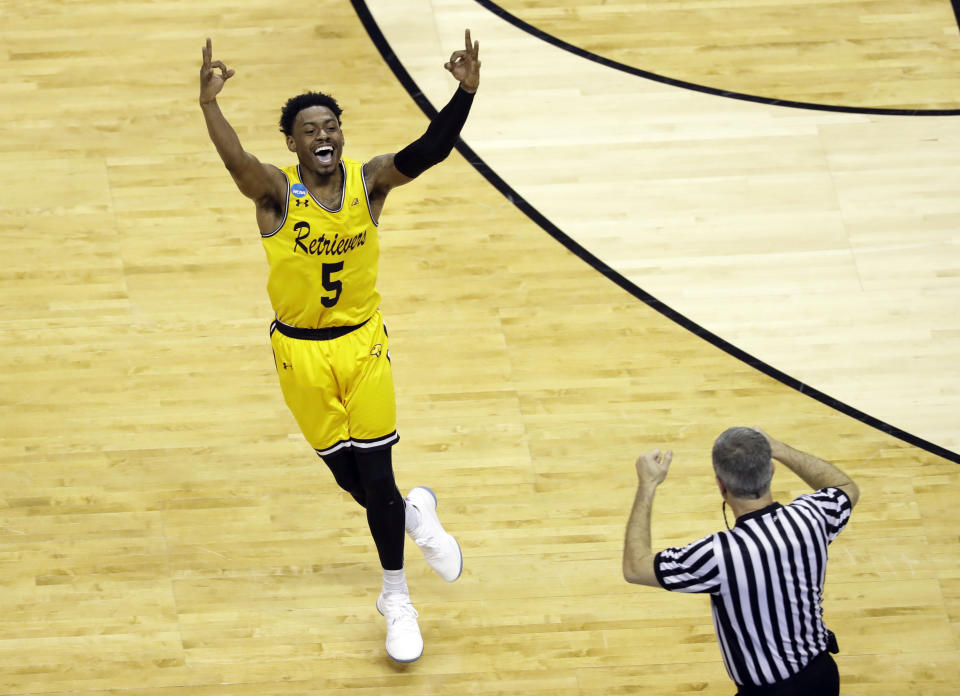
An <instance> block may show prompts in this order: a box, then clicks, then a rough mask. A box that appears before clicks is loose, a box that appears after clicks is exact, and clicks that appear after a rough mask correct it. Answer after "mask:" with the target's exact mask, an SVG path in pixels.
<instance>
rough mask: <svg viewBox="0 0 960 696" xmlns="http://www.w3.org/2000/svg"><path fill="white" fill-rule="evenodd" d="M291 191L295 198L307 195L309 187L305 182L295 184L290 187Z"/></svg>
mask: <svg viewBox="0 0 960 696" xmlns="http://www.w3.org/2000/svg"><path fill="white" fill-rule="evenodd" d="M290 193H292V194H293V197H294V198H303V197H304V196H306V195H307V187H306V186H304V185H303V184H294V185H293V186H291V187H290Z"/></svg>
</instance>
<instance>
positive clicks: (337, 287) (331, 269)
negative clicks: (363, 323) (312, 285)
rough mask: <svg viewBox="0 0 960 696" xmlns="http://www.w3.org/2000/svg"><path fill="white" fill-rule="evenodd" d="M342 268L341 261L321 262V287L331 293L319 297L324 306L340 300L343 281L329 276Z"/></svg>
mask: <svg viewBox="0 0 960 696" xmlns="http://www.w3.org/2000/svg"><path fill="white" fill-rule="evenodd" d="M342 270H343V261H338V262H337V263H325V264H323V288H324V290H329V291H330V292H332V293H333V297H321V298H320V302H322V303H323V306H324V307H326V308H328V309H329V308H330V307H333V306H334V305H335V304H337V302H339V301H340V293H341V292H343V282H342V281H339V280H334V279H333V278H332V277H331V276H333V274H334V273H339V272H340V271H342Z"/></svg>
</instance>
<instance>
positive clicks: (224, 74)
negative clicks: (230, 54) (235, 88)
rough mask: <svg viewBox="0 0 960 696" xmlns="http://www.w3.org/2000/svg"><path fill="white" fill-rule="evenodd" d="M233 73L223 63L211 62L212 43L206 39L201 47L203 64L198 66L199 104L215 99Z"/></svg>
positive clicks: (218, 61)
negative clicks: (205, 42) (204, 44)
mask: <svg viewBox="0 0 960 696" xmlns="http://www.w3.org/2000/svg"><path fill="white" fill-rule="evenodd" d="M218 71H219V72H218ZM234 72H235V71H233V70H230V69H228V68H227V66H226V65H225V64H224V63H223V61H220V60H213V42H211V41H210V39H209V38H207V44H206V46H204V47H203V64H202V65H201V66H200V103H201V104H209V103H210V102H212V101H213V100H214V99H216V98H217V95H218V94H220V90H222V89H223V85H224V83H225V82H226V81H227V80H229V79H230V78H231V77H233V75H234Z"/></svg>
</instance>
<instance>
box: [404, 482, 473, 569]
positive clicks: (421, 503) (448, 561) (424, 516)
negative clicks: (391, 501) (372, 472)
mask: <svg viewBox="0 0 960 696" xmlns="http://www.w3.org/2000/svg"><path fill="white" fill-rule="evenodd" d="M406 501H407V505H413V506H414V507H415V508H417V510H419V511H420V524H419V525H417V527H416V528H415V529H407V533H408V534H409V535H410V538H411V539H413V541H414V543H415V544H416V545H417V546H419V547H420V550H421V551H423V557H424V558H426V559H427V563H429V564H430V567H431V568H433V569H434V570H435V571H436V572H437V574H438V575H439V576H440V577H441V578H443V579H444V580H446V581H447V582H453V581H454V580H456V579H457V578H459V577H460V573H462V572H463V553H462V552H461V551H460V544H458V543H457V540H456V539H454V538H453V535H452V534H449V533H447V531H446V530H444V528H443V525H441V524H440V518H439V517H437V496H436V495H434V493H433V491H431V490H430V489H429V488H427V487H426V486H417V487H416V488H414V489H412V490H411V491H410V492H409V493H408V494H407V498H406Z"/></svg>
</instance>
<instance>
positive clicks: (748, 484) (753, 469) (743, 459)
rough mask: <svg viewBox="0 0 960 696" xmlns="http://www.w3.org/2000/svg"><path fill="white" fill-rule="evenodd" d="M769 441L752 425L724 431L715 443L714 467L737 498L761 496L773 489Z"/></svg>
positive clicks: (718, 475)
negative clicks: (771, 486) (771, 487)
mask: <svg viewBox="0 0 960 696" xmlns="http://www.w3.org/2000/svg"><path fill="white" fill-rule="evenodd" d="M770 457H771V453H770V443H769V442H767V438H765V437H764V436H763V433H760V432H758V431H756V430H754V429H753V428H744V427H736V428H729V429H727V430H724V431H723V432H722V433H721V434H720V437H718V438H717V439H716V441H715V442H714V443H713V470H714V471H715V472H716V474H717V477H718V478H719V479H720V480H721V481H722V482H723V485H724V486H725V487H726V489H727V490H728V491H730V493H732V494H733V495H734V496H736V497H737V498H754V499H756V498H759V497H761V496H762V495H764V494H766V493H767V492H768V491H769V490H770V479H771V478H772V477H773V472H772V471H771V468H770Z"/></svg>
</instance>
